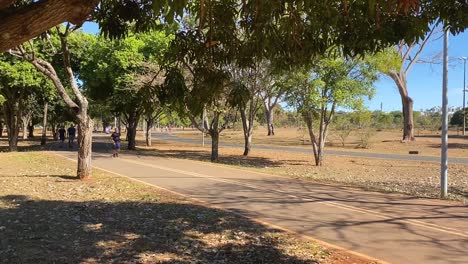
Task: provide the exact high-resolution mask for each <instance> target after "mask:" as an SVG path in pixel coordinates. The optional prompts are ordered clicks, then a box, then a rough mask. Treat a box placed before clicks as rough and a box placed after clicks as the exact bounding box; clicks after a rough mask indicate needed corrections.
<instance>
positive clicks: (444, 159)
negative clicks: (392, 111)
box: [440, 26, 449, 198]
mask: <svg viewBox="0 0 468 264" xmlns="http://www.w3.org/2000/svg"><path fill="white" fill-rule="evenodd" d="M448 42H449V31H448V27H447V26H445V28H444V55H443V56H444V62H443V64H444V65H443V78H442V79H443V80H442V133H441V139H442V144H441V153H440V159H441V160H440V197H441V198H446V197H447V194H448V188H447V187H448V111H447V105H448V96H447V91H448V89H447V86H448V45H449V43H448Z"/></svg>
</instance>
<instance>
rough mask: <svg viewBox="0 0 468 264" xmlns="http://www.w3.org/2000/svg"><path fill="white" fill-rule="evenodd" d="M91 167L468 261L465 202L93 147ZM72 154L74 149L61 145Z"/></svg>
mask: <svg viewBox="0 0 468 264" xmlns="http://www.w3.org/2000/svg"><path fill="white" fill-rule="evenodd" d="M94 150H95V152H94V157H93V166H95V167H97V168H101V169H104V170H107V171H110V172H114V173H117V174H119V175H125V176H127V177H130V178H132V179H135V180H138V181H140V182H144V183H147V184H151V185H154V186H158V187H162V188H165V189H168V190H171V191H174V192H177V193H180V194H183V195H187V196H189V197H192V198H196V199H198V200H201V201H204V202H206V203H208V204H210V205H212V206H216V207H220V208H224V209H227V210H231V211H234V212H236V213H240V214H243V215H246V216H249V217H252V218H255V219H258V220H260V221H263V222H267V223H270V224H273V225H276V226H279V227H282V228H285V229H289V230H292V231H295V232H297V233H299V234H302V235H306V236H310V237H313V238H315V239H319V240H321V241H325V242H326V243H330V244H333V245H336V246H339V247H342V248H345V249H347V250H350V251H354V252H358V253H359V254H364V255H367V256H371V257H373V258H376V259H380V260H383V261H386V262H390V263H412V264H418V263H421V264H422V263H424V264H427V263H453V264H456V263H460V264H462V263H463V264H466V263H468V207H466V206H463V205H459V204H455V203H450V202H445V201H440V200H428V199H415V198H412V197H409V196H403V195H392V194H382V193H374V192H365V191H361V190H357V189H351V188H345V187H340V186H333V185H325V184H317V183H313V182H306V181H301V180H297V179H290V178H285V177H278V176H274V175H267V174H259V173H255V172H251V171H245V170H240V169H236V168H230V167H226V166H221V165H211V164H209V163H204V162H196V161H188V160H178V159H167V158H161V157H152V156H150V155H145V156H137V155H131V154H123V155H122V157H121V158H117V159H116V158H112V157H111V154H110V144H108V143H104V142H101V143H97V144H96V145H95V146H94ZM56 153H58V154H59V155H64V156H66V157H69V158H71V159H75V158H76V153H75V152H71V151H61V152H60V151H57V152H56Z"/></svg>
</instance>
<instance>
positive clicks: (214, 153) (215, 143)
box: [210, 130, 219, 162]
mask: <svg viewBox="0 0 468 264" xmlns="http://www.w3.org/2000/svg"><path fill="white" fill-rule="evenodd" d="M210 136H211V162H218V161H219V132H218V130H213V131H212V132H210Z"/></svg>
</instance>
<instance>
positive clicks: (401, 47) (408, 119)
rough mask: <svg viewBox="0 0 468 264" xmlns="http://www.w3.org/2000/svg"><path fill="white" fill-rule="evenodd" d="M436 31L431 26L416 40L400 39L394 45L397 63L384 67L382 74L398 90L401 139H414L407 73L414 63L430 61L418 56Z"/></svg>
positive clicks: (411, 101)
mask: <svg viewBox="0 0 468 264" xmlns="http://www.w3.org/2000/svg"><path fill="white" fill-rule="evenodd" d="M435 33H436V26H433V27H432V28H431V30H430V31H429V32H428V33H427V34H426V36H425V37H424V39H422V40H421V41H419V42H417V41H414V42H412V43H407V42H405V41H403V40H402V41H400V43H398V45H396V46H395V51H396V52H397V54H398V57H399V65H395V66H396V67H394V68H393V67H391V69H389V68H388V66H385V67H383V68H386V70H384V71H383V72H384V74H386V75H388V76H389V77H390V78H392V80H393V81H394V82H395V84H396V86H397V88H398V92H399V93H400V97H401V103H402V112H403V140H404V141H414V117H413V99H412V98H411V97H410V96H409V93H408V80H407V77H408V73H409V72H410V71H411V69H412V67H413V66H414V64H415V63H418V62H432V61H434V58H433V59H431V60H421V59H420V56H421V53H422V51H423V49H424V47H425V46H426V45H427V44H428V43H429V40H430V39H431V37H432V36H433V35H434V34H435Z"/></svg>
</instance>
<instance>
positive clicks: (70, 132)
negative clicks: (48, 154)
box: [57, 125, 76, 148]
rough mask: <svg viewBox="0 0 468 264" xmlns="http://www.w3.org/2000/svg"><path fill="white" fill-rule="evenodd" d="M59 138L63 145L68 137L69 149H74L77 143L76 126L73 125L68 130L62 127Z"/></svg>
mask: <svg viewBox="0 0 468 264" xmlns="http://www.w3.org/2000/svg"><path fill="white" fill-rule="evenodd" d="M57 132H58V137H59V140H60V142H62V144H63V143H64V142H65V138H66V136H67V135H68V147H69V148H73V143H74V142H75V138H76V128H75V126H74V125H71V126H70V127H69V128H68V129H67V130H65V127H64V126H62V127H61V128H60V129H59V130H58V131H57Z"/></svg>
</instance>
